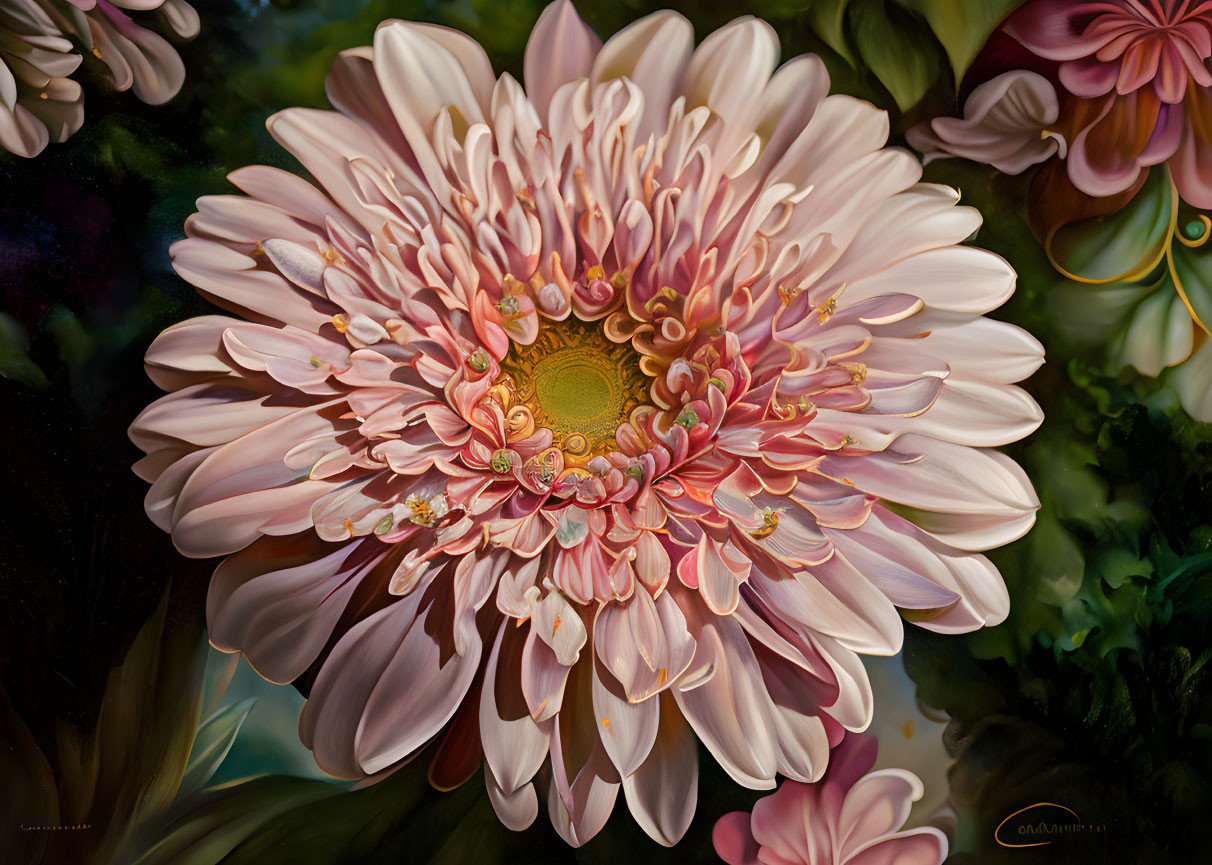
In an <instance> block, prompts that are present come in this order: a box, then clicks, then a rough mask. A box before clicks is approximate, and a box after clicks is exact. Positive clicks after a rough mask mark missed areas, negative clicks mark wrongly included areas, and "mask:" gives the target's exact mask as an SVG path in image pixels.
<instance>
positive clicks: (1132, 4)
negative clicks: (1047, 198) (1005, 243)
mask: <svg viewBox="0 0 1212 865" xmlns="http://www.w3.org/2000/svg"><path fill="white" fill-rule="evenodd" d="M1005 31H1006V32H1007V33H1008V34H1009V35H1010V36H1012V37H1014V39H1016V40H1018V42H1020V43H1021V44H1022V45H1023V46H1025V47H1026V49H1027V50H1028V51H1030V52H1031V53H1032V54H1033V55H1034V56H1035V57H1036V58H1039V59H1041V60H1043V61H1045V62H1046V63H1051V64H1053V65H1052V66H1051V67H1049V68H1046V69H1044V70H1043V71H1045V72H1047V73H1048V75H1050V76H1051V77H1052V81H1053V82H1055V83H1056V84H1057V85H1058V90H1056V91H1054V89H1053V84H1052V82H1050V81H1049V79H1048V77H1045V76H1044V75H1041V74H1037V72H1031V71H1024V70H1016V71H1013V72H1007V73H1005V74H1003V75H1001V76H999V77H997V78H995V79H993V80H992V81H989V82H987V83H986V84H984V85H982V86H980V87H978V88H976V90H975V91H974V92H973V94H972V96H971V97H970V98H969V101H968V104H967V105H966V106H965V108H964V114H965V117H964V120H962V121H961V120H956V119H951V118H939V119H936V120H934V121H932V123H931V125H930V126H929V127H926V126H923V127H920V128H919V129H918V130H917V131H916V132H915V133H914V135H915V136H916V139H917V140H916V141H915V142H914V146H915V147H918V148H919V149H921V150H924V151H926V152H927V153H930V154H951V155H957V156H964V157H967V158H970V159H977V160H979V161H983V162H989V163H990V164H993V165H997V166H998V167H999V168H1000V169H1001V170H1003V171H1007V172H1009V173H1018V171H1022V170H1023V169H1024V168H1026V167H1027V165H1030V164H1033V163H1034V162H1042V161H1044V160H1045V159H1048V158H1049V157H1051V156H1052V155H1053V154H1054V153H1058V152H1059V155H1060V156H1061V157H1065V150H1066V147H1065V145H1066V141H1067V143H1068V157H1067V163H1066V166H1067V168H1068V173H1069V178H1070V180H1072V182H1073V184H1074V186H1076V187H1077V188H1078V189H1079V190H1081V191H1082V192H1084V193H1086V194H1087V195H1093V196H1100V197H1101V196H1110V195H1116V194H1118V193H1122V192H1125V191H1127V190H1129V189H1131V188H1132V187H1133V186H1134V185H1136V184H1137V183H1138V181H1139V180H1140V177H1141V174H1142V172H1144V171H1147V170H1148V167H1149V166H1151V165H1158V164H1161V163H1166V164H1167V165H1168V166H1169V169H1170V173H1171V174H1172V175H1173V177H1174V182H1175V184H1176V185H1177V187H1178V191H1179V194H1180V195H1181V196H1182V197H1183V200H1185V201H1187V202H1188V203H1189V204H1192V205H1194V206H1195V207H1200V208H1212V96H1210V95H1209V86H1212V70H1210V69H1209V65H1208V64H1209V60H1210V59H1212V5H1209V4H1208V3H1202V2H1196V0H1101V2H1091V0H1032V2H1030V3H1028V4H1027V5H1026V6H1024V7H1023V8H1022V9H1020V10H1019V11H1018V12H1016V13H1015V14H1014V15H1012V16H1011V17H1010V20H1009V21H1007V23H1006V25H1005ZM1058 101H1059V105H1058ZM911 140H912V139H911ZM1011 153H1013V155H1014V158H1012V159H1007V157H1008V155H1009V154H1011ZM999 162H1000V163H1001V164H999Z"/></svg>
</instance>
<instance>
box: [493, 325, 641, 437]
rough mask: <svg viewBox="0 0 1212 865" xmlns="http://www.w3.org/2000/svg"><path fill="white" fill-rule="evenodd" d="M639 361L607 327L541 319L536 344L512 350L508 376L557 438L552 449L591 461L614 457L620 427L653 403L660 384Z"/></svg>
mask: <svg viewBox="0 0 1212 865" xmlns="http://www.w3.org/2000/svg"><path fill="white" fill-rule="evenodd" d="M639 361H640V359H639V355H637V354H636V352H635V351H634V350H633V349H632V348H631V346H630V344H628V343H622V344H620V343H616V342H611V341H610V340H609V339H607V338H606V335H605V334H604V333H602V328H601V326H600V325H599V324H597V323H594V322H585V321H581V320H580V319H579V318H576V317H575V316H569V317H568V318H567V319H565V320H564V321H556V322H553V321H548V320H547V319H541V324H540V325H539V334H538V336H537V337H536V338H535V341H534V342H533V343H531V344H530V345H518V344H517V343H514V344H512V345H511V346H510V349H509V354H508V355H507V356H506V358H505V360H504V361H503V362H502V363H501V369H502V370H504V372H505V373H506V374H507V375H508V376H509V377H510V379H512V380H513V385H514V392H515V395H516V398H517V400H518V402H520V403H521V404H522V405H524V406H526V408H528V409H529V410H530V413H531V415H532V416H533V417H534V422H535V425H536V426H539V427H545V428H547V429H549V430H551V432H552V436H553V439H552V445H553V446H554V447H557V448H559V449H560V450H562V451H564V454H565V456H566V457H568V458H571V459H572V460H573V461H583V460H588V459H589V458H591V457H595V456H600V455H602V454H604V453H607V452H609V451H611V450H614V449H615V441H614V433H615V430H616V429H618V426H619V424H621V423H623V422H624V421H626V420H627V418H628V417H629V416H630V415H631V412H632V410H633V409H635V408H636V407H637V406H640V405H644V404H645V403H647V402H648V390H649V387H650V385H651V384H652V379H651V378H649V377H648V376H646V375H644V373H642V372H641V371H640V362H639Z"/></svg>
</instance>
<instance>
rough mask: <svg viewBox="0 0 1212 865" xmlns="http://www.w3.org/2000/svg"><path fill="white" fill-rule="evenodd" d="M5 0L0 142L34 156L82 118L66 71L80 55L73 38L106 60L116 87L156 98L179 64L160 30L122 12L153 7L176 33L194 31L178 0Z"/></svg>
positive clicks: (169, 87) (176, 76) (168, 89)
mask: <svg viewBox="0 0 1212 865" xmlns="http://www.w3.org/2000/svg"><path fill="white" fill-rule="evenodd" d="M69 2H70V5H67V4H61V3H57V2H53V0H11V2H8V3H6V4H5V5H4V6H3V7H0V147H4V148H5V149H6V150H8V151H10V152H12V153H15V154H17V155H19V156H27V157H29V156H37V155H38V154H39V153H41V152H42V150H43V149H44V148H45V147H46V145H47V143H49V142H50V141H56V142H62V141H66V140H67V139H68V138H70V137H71V136H72V135H73V134H74V133H75V132H76V131H77V130H79V128H80V126H81V124H83V122H84V97H83V93H82V91H81V89H80V85H79V84H77V83H76V82H75V81H73V80H72V79H71V78H70V77H69V76H70V75H71V74H72V73H73V72H75V71H76V69H77V67H79V65H80V63H81V61H82V59H83V58H82V57H81V55H80V54H79V53H77V44H80V45H83V47H84V48H85V49H86V50H87V51H90V52H92V54H93V55H94V56H96V57H97V58H100V59H101V60H102V61H103V62H104V63H105V64H106V66H108V67H109V71H110V74H111V75H112V76H113V79H114V83H115V86H116V87H117V89H118V90H127V89H131V88H133V89H134V91H135V95H136V96H138V97H139V98H140V99H141V100H143V101H144V102H147V103H150V104H152V105H159V104H161V103H163V102H166V101H168V100H169V99H171V98H172V97H173V96H175V95H176V93H177V91H178V90H180V89H181V84H182V82H183V81H184V80H185V67H184V65H183V64H182V63H181V58H180V57H179V56H178V55H177V52H176V50H175V49H174V48H173V47H172V46H171V45H170V44H169V43H168V42H167V41H166V40H165V39H164V38H163V37H161V36H159V35H158V34H156V33H154V32H152V31H151V30H148V29H147V28H145V27H142V26H140V25H139V24H137V23H136V22H135V21H134V20H132V18H131V17H130V15H128V14H127V13H128V12H133V13H136V14H138V15H140V16H144V13H148V12H152V11H155V13H156V17H158V18H159V19H160V20H161V21H162V22H163V24H164V25H165V26H166V27H167V28H168V29H170V30H171V31H173V32H174V33H175V34H176V35H177V36H179V37H182V38H191V37H193V36H195V35H197V33H198V25H199V22H198V15H197V13H196V12H195V11H194V10H193V8H192V7H191V6H190V5H189V4H188V3H186V2H184V0H112V2H111V0H69Z"/></svg>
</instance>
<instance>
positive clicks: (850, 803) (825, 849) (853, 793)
mask: <svg viewBox="0 0 1212 865" xmlns="http://www.w3.org/2000/svg"><path fill="white" fill-rule="evenodd" d="M876 747H877V745H876V740H875V739H874V738H872V737H869V736H853V735H851V736H847V737H846V739H845V741H843V742H842V744H841V745H839V746H838V748H837V750H836V751H835V752H834V754H833V757H832V759H831V761H830V763H829V769H828V771H826V773H825V777H823V778H822V779H821V780H820V781H818V782H816V783H814V784H802V783H800V782H798V781H784V782H783V784H782V786H780V787H779V789H778V790H777V791H775V792H774V793H772V794H771V795H769V796H766V797H764V798H762V799H760V800H758V803H757V804H756V805H754V806H753V814H752V815H750V814H747V813H745V812H744V811H734V812H732V813H731V814H725V815H724V816H723V817H721V818H720V820H719V821H718V822H717V823H716V824H715V830H714V832H713V833H712V840H713V841H714V842H715V851H716V853H718V854H719V856H720V858H721V859H723V860H724V861H725V862H727V863H728V865H890V863H896V865H941V863H942V861H943V860H944V859H946V858H947V836H945V835H944V834H943V833H942V832H940V831H939V830H938V829H935V828H933V827H930V826H923V827H920V828H917V829H907V830H904V831H898V830H900V828H901V826H903V825H904V823H905V820H906V819H907V818H908V816H909V809H910V807H911V806H912V804H913V803H914V802H916V801H917V800H918V799H919V798H921V795H922V782H921V781H919V780H918V778H917V776H916V775H914V774H913V773H912V772H906V771H904V770H902V769H883V770H881V771H879V772H871V773H870V774H867V773H868V772H870V770H871V767H872V766H873V765H874V764H875V756H876Z"/></svg>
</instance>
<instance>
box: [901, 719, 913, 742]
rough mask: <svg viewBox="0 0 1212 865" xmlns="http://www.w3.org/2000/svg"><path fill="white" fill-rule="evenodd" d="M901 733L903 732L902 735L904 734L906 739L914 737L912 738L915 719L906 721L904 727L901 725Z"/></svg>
mask: <svg viewBox="0 0 1212 865" xmlns="http://www.w3.org/2000/svg"><path fill="white" fill-rule="evenodd" d="M901 734H902V735H903V736H904V737H905V738H906V739H912V738H913V721H912V720H910V721H906V722H905V725H904V726H903V727H901Z"/></svg>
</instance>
